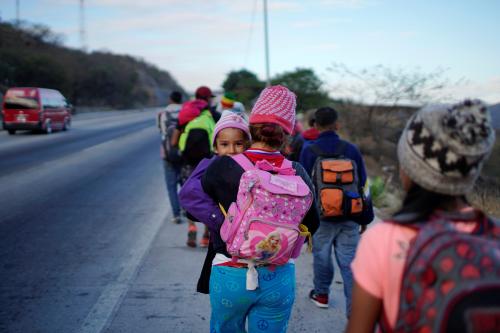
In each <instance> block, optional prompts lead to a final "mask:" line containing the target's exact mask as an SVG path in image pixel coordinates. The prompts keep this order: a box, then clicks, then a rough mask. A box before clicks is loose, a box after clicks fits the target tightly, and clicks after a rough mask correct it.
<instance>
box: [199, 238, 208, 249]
mask: <svg viewBox="0 0 500 333" xmlns="http://www.w3.org/2000/svg"><path fill="white" fill-rule="evenodd" d="M208 242H209V238H208V235H203V237H202V238H201V240H200V247H207V246H208Z"/></svg>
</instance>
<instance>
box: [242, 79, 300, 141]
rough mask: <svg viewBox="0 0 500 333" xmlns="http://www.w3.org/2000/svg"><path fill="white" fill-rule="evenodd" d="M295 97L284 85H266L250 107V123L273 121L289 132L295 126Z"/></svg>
mask: <svg viewBox="0 0 500 333" xmlns="http://www.w3.org/2000/svg"><path fill="white" fill-rule="evenodd" d="M295 99H296V97H295V94H294V93H293V92H291V91H290V90H288V88H286V87H283V86H279V85H278V86H271V87H267V88H266V89H264V90H262V92H261V93H260V96H259V98H258V99H257V102H256V103H255V105H254V107H253V109H252V113H251V114H250V124H262V123H273V124H277V125H279V126H281V127H283V129H284V130H285V132H287V133H288V134H291V133H292V132H293V127H294V126H295V107H296V106H297V103H296V101H295Z"/></svg>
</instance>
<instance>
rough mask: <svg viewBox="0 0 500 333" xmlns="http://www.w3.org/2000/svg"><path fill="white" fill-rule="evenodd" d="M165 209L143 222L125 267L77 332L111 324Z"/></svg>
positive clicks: (91, 332)
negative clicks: (147, 221) (148, 220)
mask: <svg viewBox="0 0 500 333" xmlns="http://www.w3.org/2000/svg"><path fill="white" fill-rule="evenodd" d="M165 210H166V208H165V209H159V210H158V212H157V213H156V214H155V215H154V216H153V217H152V218H151V219H150V223H145V224H144V228H143V229H142V233H141V235H140V238H138V239H137V245H136V246H134V247H133V248H132V250H131V253H130V258H129V259H128V261H126V262H125V264H124V265H125V267H124V268H123V271H122V272H121V273H120V276H119V277H118V279H117V280H116V281H114V282H112V283H111V284H109V285H108V286H107V287H106V288H105V289H104V290H103V292H102V293H101V296H100V297H99V299H98V300H97V302H96V303H95V304H94V306H93V307H92V309H91V310H90V312H89V314H88V315H87V317H86V318H85V320H84V322H83V324H82V326H81V327H80V329H79V330H78V331H77V332H78V333H101V332H103V331H104V330H105V329H107V327H108V326H109V325H110V324H111V321H112V319H113V317H114V315H115V313H116V311H117V310H118V308H119V305H120V304H121V302H122V300H123V297H125V295H126V294H127V292H128V290H129V288H130V285H131V283H132V282H133V281H134V279H135V277H136V275H137V271H138V269H139V267H140V265H141V263H142V261H143V259H144V258H145V256H146V254H147V253H148V252H149V249H150V248H151V245H152V243H153V241H154V239H155V237H156V235H157V234H158V232H159V231H160V228H161V226H162V225H163V223H164V221H166V218H167V215H168V214H169V212H168V211H167V212H165Z"/></svg>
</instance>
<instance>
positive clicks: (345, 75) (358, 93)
mask: <svg viewBox="0 0 500 333" xmlns="http://www.w3.org/2000/svg"><path fill="white" fill-rule="evenodd" d="M328 70H329V71H330V72H333V73H334V74H337V75H338V76H339V77H340V79H347V81H344V82H342V83H340V84H338V85H337V86H336V87H335V88H337V90H338V91H345V92H347V93H349V94H350V95H351V96H354V98H355V99H357V100H358V102H361V103H363V102H364V103H366V102H368V101H369V103H370V104H374V105H378V104H383V105H392V106H396V105H398V104H401V103H406V104H418V105H421V104H425V103H429V102H433V101H439V100H443V99H445V98H447V97H448V96H444V95H443V91H444V88H445V87H448V86H450V85H452V84H458V83H459V82H461V81H462V80H463V79H460V80H458V81H457V82H451V80H450V79H448V78H447V77H445V73H446V71H447V70H446V69H443V68H437V69H435V70H432V71H429V72H424V71H422V70H421V69H420V68H414V69H403V68H391V67H388V66H384V65H380V64H379V65H375V66H372V67H365V68H361V69H359V70H354V69H351V68H349V67H347V66H346V65H345V64H342V63H333V64H332V66H331V67H329V68H328Z"/></svg>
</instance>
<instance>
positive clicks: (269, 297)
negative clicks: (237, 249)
mask: <svg viewBox="0 0 500 333" xmlns="http://www.w3.org/2000/svg"><path fill="white" fill-rule="evenodd" d="M295 106H296V101H295V94H294V93H293V92H291V91H290V90H288V89H287V88H285V87H282V86H273V87H268V88H266V89H264V90H263V91H262V93H261V94H260V96H259V99H258V100H257V102H256V104H255V106H254V107H253V109H252V113H251V115H250V133H251V136H252V141H253V142H252V145H251V147H250V149H247V150H246V151H245V152H244V153H243V155H239V156H244V158H245V159H246V161H247V163H248V164H251V165H256V164H265V165H267V166H268V168H269V169H270V170H280V168H282V165H291V168H290V170H287V171H288V172H289V173H290V174H295V175H296V176H299V177H300V179H302V180H301V181H302V182H303V183H305V184H307V185H304V186H305V187H306V188H308V189H309V191H310V192H312V183H311V181H310V179H309V177H308V176H307V173H306V172H305V170H304V169H303V168H302V166H300V165H299V164H298V163H292V162H289V161H287V160H286V159H285V157H284V156H283V155H281V153H280V148H281V147H282V146H283V144H284V143H285V142H286V137H287V135H289V134H290V133H291V132H292V130H293V127H294V123H295ZM244 172H245V169H244V168H243V167H242V166H241V164H240V163H239V162H237V161H236V160H235V159H234V158H231V157H229V156H222V157H218V158H216V159H215V160H214V161H212V163H210V165H209V166H208V168H207V170H206V172H205V173H204V174H203V175H202V177H201V183H200V185H201V188H202V189H203V191H204V192H205V193H206V195H208V198H209V199H208V200H210V202H211V204H212V207H216V206H217V205H218V204H220V205H221V206H222V208H223V210H224V211H228V209H229V207H230V205H231V203H233V202H235V201H236V199H237V196H238V190H239V186H240V179H241V177H242V175H243V174H244ZM200 197H201V196H200ZM181 201H182V205H183V206H184V207H185V208H186V210H187V211H188V212H190V213H193V212H192V211H193V209H192V207H191V204H190V202H187V201H185V200H184V201H183V200H182V199H181ZM193 201H194V200H193ZM285 204H286V203H285ZM288 204H290V205H291V206H292V203H291V202H290V203H288ZM283 213H284V214H293V213H294V212H293V209H291V211H289V212H286V211H285V212H283ZM220 214H221V213H220V209H219V210H218V211H216V210H213V211H212V212H211V213H208V211H207V214H206V216H205V217H204V218H202V219H200V221H202V222H204V223H207V222H206V221H207V219H208V220H210V219H214V220H217V222H216V225H217V223H218V228H220V224H221V222H222V219H221V216H220ZM304 214H305V216H304V218H303V220H302V223H303V224H304V225H305V226H306V227H307V228H308V229H309V231H310V232H311V233H314V232H315V231H316V229H317V227H318V225H319V220H318V215H317V212H316V209H315V204H314V203H312V204H311V206H310V208H309V209H307V210H305V211H304ZM276 222H279V221H276ZM273 237H274V236H273ZM273 237H269V239H268V242H267V243H266V244H261V245H262V249H263V252H262V253H265V254H266V255H270V254H272V253H273V251H275V250H276V247H277V246H279V244H278V243H277V238H273ZM264 245H265V246H264ZM213 249H214V251H215V253H216V255H215V258H214V259H213V261H212V263H211V264H212V267H211V273H210V276H202V278H201V279H208V278H209V279H210V303H211V306H212V316H211V320H210V331H211V332H245V331H246V330H245V323H246V321H247V319H248V329H249V331H250V332H257V331H262V330H266V331H268V332H285V331H286V329H287V325H288V320H289V318H290V314H291V310H292V306H293V302H294V300H295V265H294V263H293V260H289V261H287V262H285V263H283V264H280V265H262V266H257V267H253V266H251V264H250V263H247V262H246V261H244V260H239V259H238V260H236V259H235V258H234V257H233V258H232V256H231V255H230V254H229V253H228V251H227V249H226V244H225V243H224V242H223V241H222V239H221V235H220V231H219V230H216V231H215V232H214V233H213ZM264 250H265V251H267V252H265V251H264ZM252 269H255V270H256V275H255V276H253V275H252V276H253V277H254V278H255V279H256V280H255V281H253V280H252V281H251V282H249V278H248V276H249V273H250V272H252V271H251V270H252Z"/></svg>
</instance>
